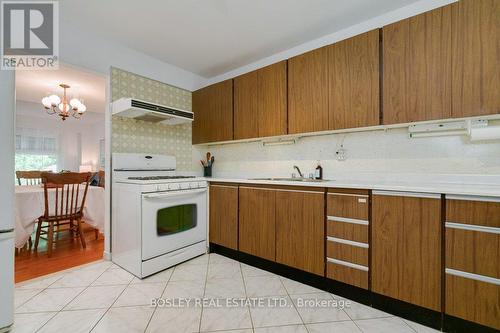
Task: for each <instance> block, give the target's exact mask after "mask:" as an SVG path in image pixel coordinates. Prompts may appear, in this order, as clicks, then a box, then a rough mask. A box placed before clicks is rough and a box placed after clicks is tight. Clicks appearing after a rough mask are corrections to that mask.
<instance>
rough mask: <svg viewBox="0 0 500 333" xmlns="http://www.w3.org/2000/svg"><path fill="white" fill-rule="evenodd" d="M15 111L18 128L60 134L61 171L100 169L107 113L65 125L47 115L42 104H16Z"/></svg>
mask: <svg viewBox="0 0 500 333" xmlns="http://www.w3.org/2000/svg"><path fill="white" fill-rule="evenodd" d="M16 109H17V110H16V126H17V127H21V128H32V129H45V130H46V129H49V130H51V131H54V132H55V133H57V135H58V143H59V150H60V153H59V161H58V168H59V169H65V170H71V171H78V169H79V167H80V165H93V166H94V168H96V167H97V166H98V162H99V140H100V139H104V113H95V112H87V113H86V114H85V115H84V116H83V117H82V118H81V119H73V118H68V119H66V120H65V121H64V122H63V121H62V120H61V119H60V118H59V117H58V116H56V115H48V114H47V113H45V111H44V110H43V107H42V106H41V104H37V103H31V102H24V101H17V102H16ZM79 137H81V142H80V144H81V146H80V145H79V142H78V140H79Z"/></svg>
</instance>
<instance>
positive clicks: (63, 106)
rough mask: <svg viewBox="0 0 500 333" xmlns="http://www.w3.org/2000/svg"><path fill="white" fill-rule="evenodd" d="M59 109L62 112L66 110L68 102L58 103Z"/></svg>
mask: <svg viewBox="0 0 500 333" xmlns="http://www.w3.org/2000/svg"><path fill="white" fill-rule="evenodd" d="M59 110H61V111H62V112H68V110H69V104H68V103H61V104H59Z"/></svg>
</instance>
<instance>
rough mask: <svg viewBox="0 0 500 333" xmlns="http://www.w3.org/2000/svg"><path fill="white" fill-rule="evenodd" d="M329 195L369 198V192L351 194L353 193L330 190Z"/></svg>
mask: <svg viewBox="0 0 500 333" xmlns="http://www.w3.org/2000/svg"><path fill="white" fill-rule="evenodd" d="M328 195H332V196H333V195H340V196H345V197H358V198H360V197H361V198H368V194H351V193H337V192H328Z"/></svg>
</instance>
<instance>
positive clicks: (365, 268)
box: [326, 258, 368, 272]
mask: <svg viewBox="0 0 500 333" xmlns="http://www.w3.org/2000/svg"><path fill="white" fill-rule="evenodd" d="M326 261H328V262H331V263H334V264H337V265H341V266H346V267H350V268H354V269H358V270H360V271H365V272H368V267H366V266H363V265H358V264H353V263H352V262H348V261H343V260H338V259H333V258H326Z"/></svg>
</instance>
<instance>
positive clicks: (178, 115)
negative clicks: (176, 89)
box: [112, 98, 194, 125]
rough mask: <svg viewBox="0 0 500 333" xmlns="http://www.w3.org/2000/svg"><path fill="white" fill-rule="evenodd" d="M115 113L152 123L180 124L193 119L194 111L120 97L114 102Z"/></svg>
mask: <svg viewBox="0 0 500 333" xmlns="http://www.w3.org/2000/svg"><path fill="white" fill-rule="evenodd" d="M112 110H113V115H116V116H119V117H125V118H133V119H136V120H142V121H147V122H152V123H161V124H167V125H178V124H183V123H188V122H191V121H193V119H194V115H193V112H191V111H187V110H182V109H178V108H174V107H170V106H165V105H159V104H153V103H149V102H145V101H141V100H138V99H133V98H120V99H119V100H117V101H115V102H113V103H112Z"/></svg>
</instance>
